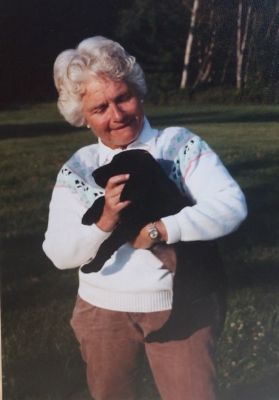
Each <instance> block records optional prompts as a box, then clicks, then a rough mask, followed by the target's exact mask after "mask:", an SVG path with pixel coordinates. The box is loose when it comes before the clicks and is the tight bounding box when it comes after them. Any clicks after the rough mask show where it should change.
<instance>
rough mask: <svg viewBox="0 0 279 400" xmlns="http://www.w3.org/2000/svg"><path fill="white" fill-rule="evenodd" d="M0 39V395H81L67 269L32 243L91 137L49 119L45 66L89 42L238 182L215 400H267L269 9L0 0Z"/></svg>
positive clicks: (252, 1) (270, 348)
mask: <svg viewBox="0 0 279 400" xmlns="http://www.w3.org/2000/svg"><path fill="white" fill-rule="evenodd" d="M0 32H1V40H0V56H1V63H0V87H1V91H0V151H1V158H0V185H1V190H0V202H1V207H0V226H1V248H0V256H1V271H2V272H1V304H2V351H3V389H4V392H3V398H4V400H64V399H65V400H66V399H67V400H70V399H72V400H86V399H89V395H88V392H87V389H86V383H85V379H84V377H85V371H84V365H83V363H82V360H81V358H80V354H79V350H78V345H77V343H76V341H75V339H74V337H73V334H72V332H71V330H70V327H69V324H68V321H69V318H70V316H71V312H72V308H73V304H74V301H75V295H76V291H77V285H78V282H77V273H76V272H77V271H63V272H62V271H59V270H57V269H55V268H54V267H53V265H52V264H51V262H50V261H49V260H48V259H47V258H46V256H45V255H44V254H43V252H42V249H41V244H42V241H43V236H44V232H45V229H46V225H47V215H48V204H49V200H50V197H51V191H52V188H53V185H54V182H55V178H56V174H57V172H58V170H59V168H60V167H61V165H62V164H63V162H65V160H66V159H67V158H68V157H70V155H71V154H72V153H73V152H74V151H75V150H76V149H78V148H80V147H81V146H83V145H87V144H89V143H92V141H93V140H94V138H93V137H92V135H91V134H90V133H89V132H88V130H86V129H76V128H73V127H71V126H69V125H68V124H67V123H66V122H65V121H63V119H62V117H61V116H60V115H59V114H58V112H57V109H56V105H55V101H56V93H55V90H54V86H53V81H52V65H53V62H54V60H55V58H56V56H57V54H58V53H59V52H61V51H62V50H65V49H67V48H73V47H75V46H76V45H77V44H78V43H79V42H80V41H81V40H82V39H84V38H86V37H90V36H93V35H104V36H108V37H111V38H112V39H116V40H118V41H120V42H121V43H122V44H123V45H124V47H125V48H126V49H127V50H128V51H129V52H130V53H131V54H133V55H135V56H136V57H137V60H138V61H139V63H140V64H141V65H142V66H143V68H144V70H145V73H146V78H147V81H148V86H149V93H148V97H147V99H146V102H145V104H146V113H147V116H148V117H149V119H150V121H151V123H152V125H153V126H154V127H157V128H161V127H165V126H168V125H180V126H186V127H187V128H189V129H190V130H192V131H193V132H196V133H198V134H200V135H201V136H202V137H204V138H205V139H206V140H207V141H208V143H210V145H211V146H212V147H213V148H214V149H216V151H217V153H218V154H220V156H221V158H222V160H223V161H224V163H225V165H226V166H227V167H228V169H229V170H230V172H231V173H232V174H233V176H234V177H235V178H236V179H237V181H238V182H239V183H240V184H241V187H242V188H243V190H244V193H245V195H246V198H247V202H248V209H249V215H248V218H247V221H246V222H245V223H244V224H243V225H242V227H241V228H240V229H239V230H238V231H237V232H235V233H234V234H233V235H230V236H228V237H227V238H224V239H222V240H220V243H219V245H220V249H221V252H222V255H223V259H224V264H225V267H226V270H227V273H228V281H229V290H228V314H227V319H226V323H225V327H224V332H223V334H222V336H221V337H220V340H219V342H218V349H217V366H218V382H219V387H220V390H221V399H222V400H250V399H251V400H252V399H253V400H277V399H278V398H279V379H278V377H279V298H278V288H279V269H278V264H279V248H278V237H279V224H278V222H279V212H278V204H279V201H278V198H279V188H278V173H279V166H278V157H279V140H278V126H279V105H278V102H279V94H278V88H279V0H257V1H256V0H207V1H206V0H153V1H152V0H103V1H98V0H79V1H78V2H77V1H75V0H67V1H66V0H59V1H57V0H48V1H46V0H26V1H24V2H23V1H21V0H3V1H2V2H1V4H0ZM141 386H142V388H143V393H142V397H141V399H142V400H155V399H158V398H159V397H158V394H157V392H156V389H155V387H154V385H153V383H152V378H151V375H150V372H149V370H148V367H147V366H145V369H144V371H143V377H142V385H141ZM0 397H1V396H0Z"/></svg>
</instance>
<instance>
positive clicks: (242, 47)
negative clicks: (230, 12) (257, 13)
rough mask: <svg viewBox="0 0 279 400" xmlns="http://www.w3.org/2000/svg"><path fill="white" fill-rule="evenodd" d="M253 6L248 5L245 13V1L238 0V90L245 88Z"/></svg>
mask: <svg viewBox="0 0 279 400" xmlns="http://www.w3.org/2000/svg"><path fill="white" fill-rule="evenodd" d="M251 12H252V6H251V4H249V5H248V7H247V11H246V13H245V10H244V5H243V0H238V9H237V34H236V88H237V90H239V91H240V90H241V89H242V87H243V70H244V56H245V51H246V49H247V37H248V31H249V25H250V20H251Z"/></svg>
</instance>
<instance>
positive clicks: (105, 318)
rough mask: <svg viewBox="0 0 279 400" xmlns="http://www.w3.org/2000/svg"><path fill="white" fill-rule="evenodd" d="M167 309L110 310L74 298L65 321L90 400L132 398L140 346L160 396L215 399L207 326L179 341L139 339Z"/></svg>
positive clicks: (211, 338) (211, 336)
mask: <svg viewBox="0 0 279 400" xmlns="http://www.w3.org/2000/svg"><path fill="white" fill-rule="evenodd" d="M169 313H170V311H160V312H152V313H128V312H120V311H110V310H105V309H101V308H98V307H95V306H92V305H90V304H89V303H87V302H85V301H84V300H82V299H81V298H79V297H78V298H77V302H76V306H75V308H74V312H73V317H72V320H71V325H72V328H73V330H74V332H75V335H76V337H77V340H78V341H79V343H80V348H81V354H82V357H83V359H84V361H85V362H86V364H87V382H88V386H89V389H90V392H91V395H92V397H93V398H94V399H95V400H135V399H136V397H137V396H136V393H135V392H136V390H135V388H136V387H137V380H138V377H139V371H140V366H141V360H142V354H143V350H145V353H146V356H147V359H148V362H149V365H150V367H151V371H152V374H153V377H154V380H155V383H156V386H157V388H158V391H159V393H160V396H161V398H162V399H163V400H216V393H215V367H214V362H213V350H214V334H213V329H212V327H206V328H203V329H200V330H199V331H197V332H195V333H194V334H193V335H192V336H191V337H189V338H188V339H184V340H179V341H169V342H165V343H145V342H144V337H145V336H146V335H147V334H148V333H149V332H151V331H153V330H156V329H158V328H160V327H161V326H162V325H163V324H164V323H165V321H166V320H167V318H168V316H169Z"/></svg>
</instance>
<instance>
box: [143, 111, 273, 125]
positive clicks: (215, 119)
mask: <svg viewBox="0 0 279 400" xmlns="http://www.w3.org/2000/svg"><path fill="white" fill-rule="evenodd" d="M185 108H186V111H185V112H177V113H170V114H165V113H164V115H151V116H150V117H149V119H150V122H151V125H152V124H153V125H164V126H170V125H174V121H175V125H176V126H177V125H185V124H187V123H188V124H189V123H191V124H192V123H195V124H196V123H197V124H205V123H233V122H234V123H248V122H254V123H256V122H276V121H277V122H278V121H279V116H278V112H275V111H274V112H266V113H264V114H260V113H259V114H256V113H254V112H251V113H249V112H239V111H238V112H233V111H232V110H228V111H226V112H224V111H223V110H221V111H220V112H218V111H207V112H203V111H199V110H197V111H195V112H192V111H189V112H187V107H185Z"/></svg>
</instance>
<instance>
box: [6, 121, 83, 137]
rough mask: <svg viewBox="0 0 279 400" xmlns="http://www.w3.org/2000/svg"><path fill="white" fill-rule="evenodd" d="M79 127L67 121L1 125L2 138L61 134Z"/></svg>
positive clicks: (74, 130)
mask: <svg viewBox="0 0 279 400" xmlns="http://www.w3.org/2000/svg"><path fill="white" fill-rule="evenodd" d="M76 129H77V128H74V127H72V126H71V125H69V124H66V123H65V122H51V123H48V122H45V123H42V122H40V123H34V124H4V125H0V140H3V139H12V138H32V137H39V136H44V135H53V136H55V135H61V134H66V133H71V132H76Z"/></svg>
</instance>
